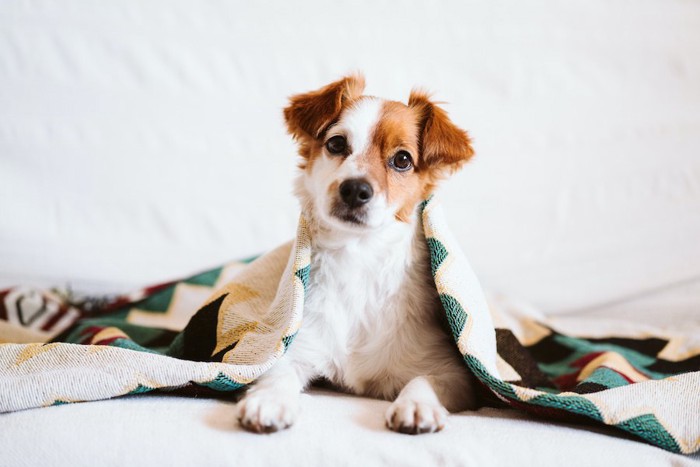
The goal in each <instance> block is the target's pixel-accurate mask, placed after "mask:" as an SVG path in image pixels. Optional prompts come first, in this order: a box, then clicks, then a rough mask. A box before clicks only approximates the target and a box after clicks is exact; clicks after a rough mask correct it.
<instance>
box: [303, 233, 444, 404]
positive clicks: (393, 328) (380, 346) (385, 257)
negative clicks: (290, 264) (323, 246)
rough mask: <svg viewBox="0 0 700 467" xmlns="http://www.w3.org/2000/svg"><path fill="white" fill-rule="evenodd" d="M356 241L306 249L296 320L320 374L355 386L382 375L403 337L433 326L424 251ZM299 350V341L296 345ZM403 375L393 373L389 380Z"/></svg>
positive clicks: (407, 340)
mask: <svg viewBox="0 0 700 467" xmlns="http://www.w3.org/2000/svg"><path fill="white" fill-rule="evenodd" d="M406 247H407V248H404V249H391V248H389V249H384V250H377V249H374V248H372V247H371V246H369V247H368V246H366V245H364V246H358V247H357V248H346V249H343V250H336V251H316V252H314V254H313V255H312V262H311V264H312V266H311V271H310V278H311V279H310V287H309V293H308V298H307V302H306V304H305V310H304V313H305V318H304V324H303V326H302V329H303V331H304V332H303V333H302V334H304V335H305V336H306V338H305V339H302V340H304V341H307V343H308V342H310V341H311V340H313V341H314V344H312V345H310V346H308V347H307V346H306V345H304V344H302V345H303V346H304V347H307V349H308V351H309V352H311V353H313V354H314V356H313V361H314V362H315V364H316V365H317V370H318V371H319V373H321V374H322V375H323V376H325V377H327V378H329V379H331V380H332V381H334V382H335V383H338V384H342V385H345V386H347V387H349V388H351V389H353V390H355V391H357V392H365V390H366V388H367V385H368V384H371V382H372V381H375V380H377V378H383V377H386V376H388V375H387V372H390V371H391V370H392V368H395V367H396V365H395V364H396V362H400V360H401V358H402V357H401V355H400V354H401V353H402V352H405V350H406V348H407V345H411V344H412V343H415V342H414V341H415V340H416V339H418V340H420V339H421V336H420V335H421V334H425V333H431V332H434V326H432V324H433V323H429V322H426V321H429V320H428V319H427V316H426V315H428V314H429V312H430V309H431V308H432V307H433V306H434V301H435V297H436V295H435V292H434V289H433V286H432V284H431V281H430V276H429V266H428V263H427V251H425V248H424V246H420V247H419V248H417V247H416V246H415V244H413V245H412V244H411V243H407V244H406ZM299 350H302V349H299ZM401 383H402V382H400V381H397V382H396V384H397V385H398V384H401Z"/></svg>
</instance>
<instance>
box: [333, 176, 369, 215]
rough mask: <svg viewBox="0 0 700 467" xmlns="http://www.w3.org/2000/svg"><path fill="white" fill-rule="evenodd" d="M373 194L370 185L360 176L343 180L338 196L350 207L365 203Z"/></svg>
mask: <svg viewBox="0 0 700 467" xmlns="http://www.w3.org/2000/svg"><path fill="white" fill-rule="evenodd" d="M373 194H374V190H372V186H371V185H370V184H369V183H367V181H366V180H363V179H361V178H354V179H351V180H345V181H344V182H343V183H341V184H340V197H341V198H342V199H343V202H344V203H345V204H347V205H348V206H349V207H351V208H356V207H358V206H362V205H363V204H366V203H367V202H368V201H369V200H371V199H372V195H373Z"/></svg>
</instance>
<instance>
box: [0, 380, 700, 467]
mask: <svg viewBox="0 0 700 467" xmlns="http://www.w3.org/2000/svg"><path fill="white" fill-rule="evenodd" d="M388 404H389V403H388V402H385V401H379V400H372V399H365V398H360V397H353V396H348V395H341V394H338V393H334V392H329V391H326V390H319V389H314V390H312V391H311V393H310V394H308V395H304V396H303V397H302V413H301V416H300V418H299V420H298V423H297V424H296V425H294V426H293V427H292V428H291V429H289V430H287V431H284V432H280V433H275V434H272V435H256V434H252V433H247V432H245V431H242V430H241V429H240V428H239V427H238V426H237V424H236V422H235V420H234V414H233V404H232V403H229V402H223V401H217V400H211V399H187V398H180V397H173V396H130V397H126V398H123V399H117V400H110V401H102V402H94V403H86V404H75V405H64V406H57V407H50V408H46V409H39V410H28V411H23V412H17V413H11V414H6V415H2V416H0V453H2V454H1V457H0V465H3V466H25V465H26V466H37V465H61V466H64V465H65V466H68V465H71V466H73V465H74V466H88V465H104V466H125V465H133V466H139V465H150V466H157V465H173V466H180V465H183V466H184V465H187V466H193V465H207V466H219V465H246V466H254V465H287V466H295V465H299V466H316V465H317V466H336V465H362V466H371V465H401V466H413V465H415V466H421V467H425V466H432V465H462V466H468V465H473V466H487V465H489V466H490V465H503V466H506V465H517V466H523V467H525V466H586V467H590V466H598V465H600V466H608V465H610V466H612V465H615V466H631V467H644V466H649V467H652V466H653V467H658V466H661V465H675V466H686V465H687V466H690V465H697V464H698V463H700V457H699V456H698V455H696V456H694V457H688V456H680V455H676V454H671V453H668V452H666V451H663V450H661V449H659V448H656V447H652V446H649V445H646V444H643V443H640V442H638V441H633V440H631V439H627V438H625V437H624V436H623V435H618V434H617V433H616V432H614V431H613V430H610V429H604V428H591V427H587V428H582V427H578V426H573V425H568V424H560V423H551V422H548V421H542V420H536V419H533V418H531V417H528V416H526V415H523V414H520V413H518V412H515V411H511V410H500V409H492V408H484V409H481V410H479V411H477V412H464V413H461V414H456V415H453V416H451V417H450V419H449V422H448V425H447V427H446V428H445V429H444V430H443V431H442V432H440V433H437V434H430V435H420V436H410V435H403V434H397V433H393V432H391V431H388V430H386V429H385V428H384V423H383V415H384V411H385V410H386V408H387V406H388Z"/></svg>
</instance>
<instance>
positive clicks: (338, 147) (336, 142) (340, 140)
mask: <svg viewBox="0 0 700 467" xmlns="http://www.w3.org/2000/svg"><path fill="white" fill-rule="evenodd" d="M347 147H348V143H347V141H346V140H345V137H343V136H340V135H335V136H333V137H332V138H330V139H329V140H328V141H326V149H328V152H330V153H331V154H342V153H344V152H345V150H346V149H347Z"/></svg>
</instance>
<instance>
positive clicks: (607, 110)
mask: <svg viewBox="0 0 700 467" xmlns="http://www.w3.org/2000/svg"><path fill="white" fill-rule="evenodd" d="M354 70H361V71H364V73H365V75H366V77H367V82H368V89H367V91H368V92H369V93H370V94H375V95H379V96H383V97H389V98H394V99H398V100H405V99H406V98H407V96H408V93H409V91H410V89H411V87H413V86H416V85H420V86H424V87H426V88H428V89H431V90H433V91H435V97H436V98H437V99H439V100H443V101H446V102H449V104H448V105H447V106H446V108H447V109H448V111H449V112H450V115H451V116H452V117H453V119H454V120H455V121H456V122H457V123H458V124H459V125H460V126H462V127H464V128H466V129H467V130H468V131H469V132H470V133H471V135H472V136H473V138H474V141H475V147H476V150H477V157H476V158H475V159H474V161H473V163H471V164H469V165H468V166H467V167H466V168H465V170H464V171H463V172H461V173H460V174H458V175H457V176H455V177H454V178H453V179H452V180H451V181H450V182H448V183H447V184H446V185H445V186H444V188H443V189H442V194H441V198H442V200H443V203H444V204H445V207H446V210H447V213H448V215H449V221H450V224H451V226H452V229H453V230H454V233H455V234H456V236H457V238H458V239H460V240H461V242H462V244H463V246H464V248H465V250H466V252H467V253H468V255H469V257H470V258H471V261H472V263H473V266H474V267H475V269H476V271H477V274H479V276H480V277H481V278H482V282H484V284H485V285H486V286H487V287H488V288H489V289H492V290H495V291H498V292H502V293H506V294H510V295H514V296H518V297H521V298H524V299H525V300H528V301H530V302H532V303H534V304H535V305H536V306H538V307H541V308H542V309H544V310H545V311H548V312H569V311H573V310H580V309H595V308H596V307H599V306H600V305H604V304H607V303H612V302H618V301H621V300H622V301H624V300H625V299H627V298H629V297H633V296H634V297H636V296H641V297H645V296H646V294H648V293H652V295H651V298H650V300H651V301H650V302H648V303H653V306H658V307H659V312H660V313H662V312H672V311H674V310H684V312H690V313H691V316H695V317H697V316H700V2H696V1H682V0H675V1H672V0H634V1H632V0H630V1H626V0H624V1H623V0H605V1H603V0H586V1H568V2H559V1H554V0H549V1H528V2H523V1H515V0H513V1H479V2H465V1H451V2H419V1H417V0H411V1H405V2H388V1H359V2H329V1H309V0H304V1H303V2H282V1H280V2H264V1H259V2H258V1H256V2H204V1H199V2H188V1H172V0H169V1H161V2H158V1H141V0H123V1H114V2H94V1H87V0H86V1H68V0H62V1H48V0H46V1H10V0H4V1H1V2H0V287H3V286H9V285H14V284H18V283H29V284H37V285H65V284H67V283H70V284H72V285H73V287H74V288H76V289H78V290H88V291H103V292H114V291H120V290H129V289H130V288H133V287H138V286H142V285H147V284H149V283H152V282H159V281H163V280H166V279H171V278H176V277H179V276H181V275H186V274H190V273H193V272H196V271H198V270H201V269H204V268H208V267H212V266H216V265H218V264H220V263H222V262H225V261H227V260H230V259H235V258H241V257H246V256H249V255H251V254H255V253H259V252H263V251H265V250H267V249H270V248H272V247H274V246H276V245H277V244H279V243H281V242H283V241H286V240H287V239H289V238H291V237H292V236H293V234H294V231H295V225H296V220H297V213H298V208H297V203H296V200H295V199H294V198H293V197H292V195H291V194H290V193H291V181H292V179H293V177H294V175H295V170H296V168H295V167H296V163H297V156H296V155H295V149H294V146H293V145H292V142H291V140H290V138H289V137H288V136H287V135H286V134H285V130H284V127H283V122H282V118H281V108H282V107H283V106H284V105H285V102H286V98H287V97H288V96H289V95H291V94H293V93H297V92H302V91H307V90H310V89H314V88H316V87H319V86H321V85H323V84H326V83H327V82H329V81H331V80H334V79H337V78H338V77H340V76H342V74H343V73H346V72H349V71H354ZM654 292H659V294H656V295H654V294H653V293H654ZM654 297H656V298H654ZM658 297H661V299H659V298H658ZM633 303H637V305H635V306H640V305H639V304H638V302H633ZM616 306H619V305H616Z"/></svg>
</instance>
